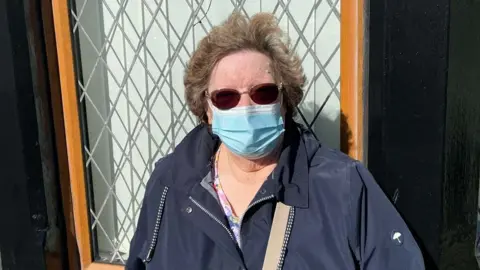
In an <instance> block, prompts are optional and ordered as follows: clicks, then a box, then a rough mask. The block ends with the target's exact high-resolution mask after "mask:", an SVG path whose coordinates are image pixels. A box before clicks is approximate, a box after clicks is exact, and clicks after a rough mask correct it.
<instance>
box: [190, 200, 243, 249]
mask: <svg viewBox="0 0 480 270" xmlns="http://www.w3.org/2000/svg"><path fill="white" fill-rule="evenodd" d="M189 199H190V200H191V201H192V202H193V203H194V204H195V205H196V206H198V208H200V209H201V210H202V211H203V212H205V214H207V215H208V216H209V217H210V218H212V219H213V220H215V222H217V223H218V224H220V226H222V228H223V229H225V231H227V233H228V235H229V236H230V238H231V239H232V240H233V241H235V237H234V236H233V233H232V232H231V230H230V229H228V228H227V226H225V224H223V223H222V222H221V221H220V220H219V219H218V218H217V217H216V216H215V215H213V214H212V213H211V212H210V211H208V210H207V209H206V208H205V207H203V206H202V205H201V204H200V203H199V202H197V201H196V200H195V199H193V198H192V197H189Z"/></svg>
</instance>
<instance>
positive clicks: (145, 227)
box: [127, 14, 424, 270]
mask: <svg viewBox="0 0 480 270" xmlns="http://www.w3.org/2000/svg"><path fill="white" fill-rule="evenodd" d="M283 38H284V36H283V33H282V31H281V30H280V29H279V27H278V25H277V23H276V20H275V18H274V17H273V16H272V15H269V14H257V15H255V16H253V17H252V18H251V19H250V20H247V19H246V18H245V17H243V16H241V15H239V14H233V15H231V16H230V17H229V19H228V20H227V21H226V22H224V23H223V24H222V25H220V26H218V27H215V28H213V30H212V31H211V32H210V33H209V34H208V35H207V36H206V37H205V38H204V39H203V40H202V41H201V42H200V43H199V45H198V48H197V49H196V51H195V53H194V54H193V56H192V59H191V61H190V62H189V65H188V67H187V70H186V74H185V80H184V82H185V89H186V100H187V103H188V105H189V108H190V109H191V111H192V112H193V114H195V115H196V116H197V117H198V118H199V119H200V120H201V121H202V124H200V125H199V126H198V127H196V128H195V129H194V130H193V131H192V132H190V133H189V134H188V135H187V136H186V138H185V139H184V140H183V141H182V142H181V143H180V144H179V145H178V146H177V147H176V149H175V151H174V152H173V153H172V154H170V155H168V156H167V157H165V158H163V159H161V160H160V161H159V162H158V163H157V164H156V168H155V170H154V172H153V175H152V176H151V180H150V181H149V183H148V186H147V190H146V194H145V198H144V202H143V207H142V210H141V214H140V218H139V221H138V228H137V231H136V233H135V236H134V238H133V240H132V243H131V251H130V258H129V260H128V262H127V269H135V270H139V269H262V268H263V269H267V268H270V269H282V268H283V269H327V270H336V269H339V270H344V269H365V270H374V269H375V270H390V269H398V270H400V269H401V270H408V269H424V266H423V260H422V255H421V253H420V251H419V248H418V246H417V244H416V243H415V240H414V239H413V237H412V235H411V233H410V232H409V231H408V229H407V226H406V225H405V223H404V221H403V220H402V218H401V217H400V216H399V214H398V213H397V212H396V210H395V208H394V207H393V206H392V204H391V203H390V202H389V200H388V199H387V197H386V196H385V195H384V194H383V193H382V191H381V190H380V188H379V187H378V186H377V184H376V183H375V181H374V179H373V178H372V176H371V175H370V174H369V172H368V171H367V170H366V169H365V168H364V167H363V166H362V165H361V164H359V163H358V162H356V161H353V160H351V159H350V158H348V157H347V156H345V155H343V154H341V153H339V152H337V151H334V150H331V149H328V148H326V147H324V146H321V145H320V144H319V143H318V142H317V141H316V140H315V139H314V137H313V136H312V134H310V133H309V132H307V131H305V130H304V129H303V128H302V127H301V126H299V125H297V124H296V123H294V121H293V118H292V117H293V116H294V114H295V108H296V106H297V105H298V104H299V102H300V101H301V99H302V95H303V92H302V86H303V84H304V82H305V79H304V74H303V71H302V68H301V63H300V59H299V58H298V56H297V55H296V54H294V52H292V51H291V49H290V48H288V46H286V45H285V43H284V42H283V41H282V40H283ZM282 209H283V210H282ZM277 210H278V211H277ZM282 215H283V216H282ZM282 226H283V227H282ZM273 227H275V228H280V229H275V230H274V229H272V228H273ZM269 237H271V238H270V239H269ZM278 239H280V241H277V242H278V243H275V242H276V240H278ZM267 243H268V250H269V251H268V252H267V251H266V250H267ZM275 249H276V250H277V251H278V252H277V251H275ZM266 254H269V255H268V256H267V257H265V256H266ZM272 262H273V264H272ZM267 264H268V265H269V266H267ZM272 265H273V267H272Z"/></svg>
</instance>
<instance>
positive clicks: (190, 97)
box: [184, 12, 306, 123]
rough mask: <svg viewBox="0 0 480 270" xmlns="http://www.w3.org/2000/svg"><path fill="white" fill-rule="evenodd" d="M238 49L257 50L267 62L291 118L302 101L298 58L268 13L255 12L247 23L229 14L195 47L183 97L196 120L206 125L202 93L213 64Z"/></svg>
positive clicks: (205, 87)
mask: <svg viewBox="0 0 480 270" xmlns="http://www.w3.org/2000/svg"><path fill="white" fill-rule="evenodd" d="M242 50H253V51H258V52H260V53H263V54H265V55H267V56H268V57H269V58H270V59H271V68H272V72H273V78H274V80H275V81H276V82H277V83H282V84H283V89H282V95H283V101H284V102H283V104H284V107H285V108H284V109H285V110H286V115H287V117H293V116H294V115H295V113H296V107H297V105H298V104H299V103H300V101H301V100H302V98H303V90H302V87H303V85H304V84H305V81H306V79H305V75H304V73H303V68H302V65H301V61H300V58H299V57H298V55H297V54H296V53H295V52H294V51H293V50H292V48H290V42H289V40H288V38H287V37H286V35H285V34H284V32H283V31H282V30H281V29H280V27H279V26H278V23H277V20H276V18H275V16H274V15H273V14H271V13H257V14H255V15H254V16H253V17H251V19H250V20H248V19H247V18H246V17H245V16H243V15H241V14H240V13H237V12H235V13H232V14H231V15H230V16H229V17H228V19H227V20H226V21H224V22H223V23H222V24H221V25H219V26H216V27H214V28H213V29H212V30H211V31H210V32H209V33H208V34H207V36H206V37H204V38H203V39H202V40H201V41H200V43H199V44H198V46H197V49H196V50H195V52H194V53H193V55H192V58H191V59H190V61H189V63H188V65H187V68H186V70H185V76H184V85H185V98H186V101H187V104H188V107H189V108H190V110H191V111H192V113H193V114H194V115H195V116H197V118H198V119H199V120H200V121H202V122H205V123H207V122H208V119H207V114H206V103H205V101H206V98H205V92H206V91H207V89H208V83H209V80H210V75H211V72H212V70H213V68H214V67H215V65H216V64H217V63H218V61H220V60H221V59H222V58H223V57H225V56H227V55H229V54H231V53H234V52H238V51H242Z"/></svg>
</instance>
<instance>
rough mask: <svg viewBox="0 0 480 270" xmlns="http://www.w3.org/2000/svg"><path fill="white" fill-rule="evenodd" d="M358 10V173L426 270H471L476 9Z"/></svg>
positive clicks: (478, 151) (430, 0)
mask: <svg viewBox="0 0 480 270" xmlns="http://www.w3.org/2000/svg"><path fill="white" fill-rule="evenodd" d="M368 9H369V11H368V13H369V16H368V17H369V29H368V34H369V40H368V43H367V44H368V45H367V46H368V50H369V56H368V61H369V63H368V65H369V69H368V77H367V81H368V85H369V87H368V111H367V113H368V160H367V163H368V167H369V169H370V170H371V171H372V173H373V175H374V176H375V178H376V179H377V181H378V182H379V184H380V185H381V186H382V188H383V189H384V191H385V192H386V193H387V195H389V196H390V197H391V198H392V201H393V202H394V203H395V205H396V207H397V208H398V210H399V211H400V212H401V214H402V215H403V216H404V218H405V220H406V221H407V223H408V224H409V225H410V228H411V230H412V231H413V232H414V234H415V235H416V236H417V239H418V242H419V244H420V245H421V247H422V249H423V251H424V257H425V261H426V265H427V269H457V270H463V269H465V270H467V269H468V270H470V269H478V265H477V262H476V260H475V255H474V247H475V231H476V224H477V213H476V212H477V211H476V209H477V205H478V202H477V200H478V181H479V180H480V179H479V175H480V109H479V108H480V87H479V85H480V53H479V48H480V2H478V1H468V0H465V1H451V0H422V1H418V0H403V1H384V0H370V4H369V6H368ZM475 100H476V102H475Z"/></svg>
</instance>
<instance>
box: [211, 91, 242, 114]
mask: <svg viewBox="0 0 480 270" xmlns="http://www.w3.org/2000/svg"><path fill="white" fill-rule="evenodd" d="M211 100H212V103H213V105H214V106H215V107H217V108H218V109H220V110H229V109H231V108H233V107H235V106H237V104H238V102H239V101H240V93H238V91H236V90H230V89H224V90H218V91H214V92H213V93H212V95H211Z"/></svg>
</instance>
